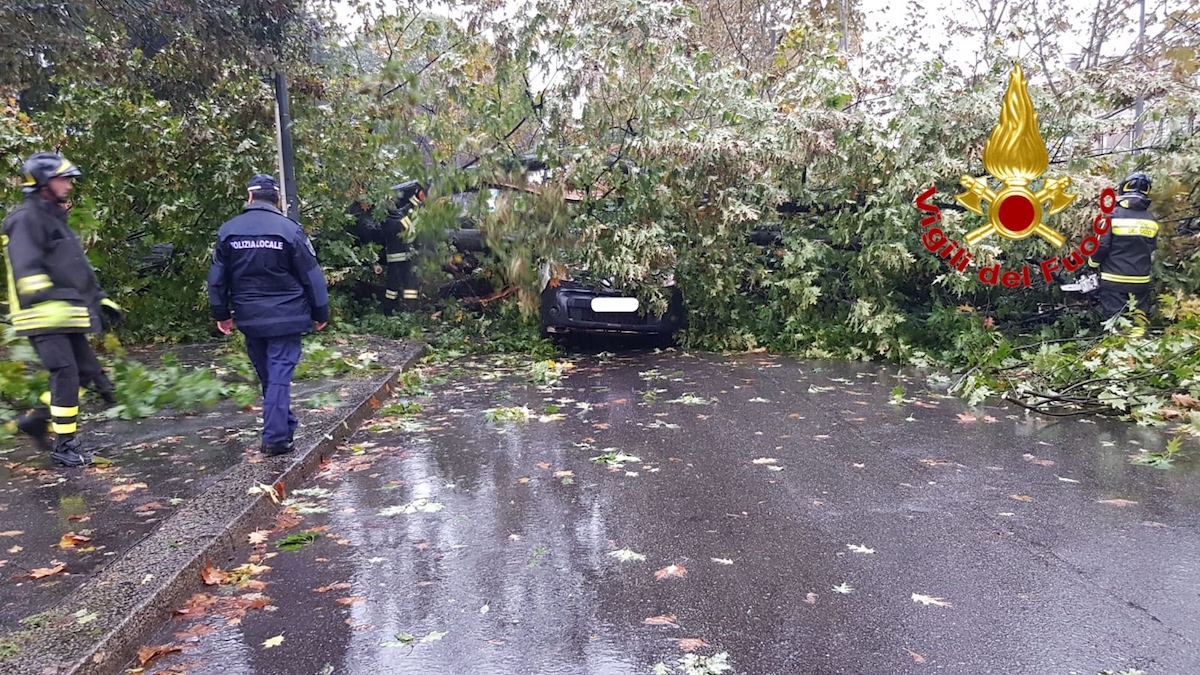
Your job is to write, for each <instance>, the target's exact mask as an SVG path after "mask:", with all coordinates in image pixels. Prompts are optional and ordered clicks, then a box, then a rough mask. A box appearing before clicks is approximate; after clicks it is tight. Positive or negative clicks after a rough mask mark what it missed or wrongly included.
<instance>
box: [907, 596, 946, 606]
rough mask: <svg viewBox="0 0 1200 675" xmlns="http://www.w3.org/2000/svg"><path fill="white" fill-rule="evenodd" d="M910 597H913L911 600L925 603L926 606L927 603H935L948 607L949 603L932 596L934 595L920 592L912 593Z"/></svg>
mask: <svg viewBox="0 0 1200 675" xmlns="http://www.w3.org/2000/svg"><path fill="white" fill-rule="evenodd" d="M912 599H913V602H919V603H921V604H922V605H925V606H926V607H928V606H929V605H936V606H938V607H950V603H948V602H946V601H945V600H943V599H941V598H934V597H931V596H928V595H921V594H920V593H913V594H912Z"/></svg>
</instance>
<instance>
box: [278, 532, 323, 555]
mask: <svg viewBox="0 0 1200 675" xmlns="http://www.w3.org/2000/svg"><path fill="white" fill-rule="evenodd" d="M320 536H321V534H320V533H319V532H317V531H316V530H305V531H303V532H294V533H292V534H289V535H288V536H286V537H283V538H282V539H280V540H279V541H277V542H275V548H277V549H279V550H280V551H299V550H300V549H302V548H304V547H305V546H308V545H309V544H313V543H316V541H317V539H318V538H319V537H320Z"/></svg>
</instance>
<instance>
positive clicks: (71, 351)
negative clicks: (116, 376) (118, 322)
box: [29, 333, 112, 438]
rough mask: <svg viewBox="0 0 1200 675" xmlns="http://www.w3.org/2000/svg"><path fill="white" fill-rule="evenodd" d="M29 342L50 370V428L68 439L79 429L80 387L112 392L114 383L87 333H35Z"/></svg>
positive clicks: (48, 403) (44, 400)
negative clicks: (93, 349) (106, 372)
mask: <svg viewBox="0 0 1200 675" xmlns="http://www.w3.org/2000/svg"><path fill="white" fill-rule="evenodd" d="M29 342H30V343H31V344H32V345H33V349H34V351H36V352H37V355H38V358H39V359H41V361H42V365H43V366H45V367H46V370H48V371H50V391H49V394H50V396H49V401H47V400H46V397H44V396H43V397H42V402H43V403H46V404H47V405H49V406H50V428H51V430H52V431H54V433H55V434H56V435H58V436H59V437H60V438H69V437H71V436H73V435H74V434H75V432H76V431H77V430H78V422H79V387H80V385H83V386H87V387H89V388H93V389H95V390H96V391H98V392H111V391H112V382H110V381H109V379H108V376H106V375H105V374H104V369H103V368H102V367H101V366H100V361H99V360H98V359H97V358H96V353H95V352H93V351H92V345H91V344H89V343H88V337H87V335H85V334H84V333H49V334H47V335H32V336H30V337H29Z"/></svg>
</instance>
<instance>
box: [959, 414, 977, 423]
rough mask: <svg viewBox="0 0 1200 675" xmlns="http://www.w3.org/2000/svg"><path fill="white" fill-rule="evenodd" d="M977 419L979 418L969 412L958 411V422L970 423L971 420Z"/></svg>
mask: <svg viewBox="0 0 1200 675" xmlns="http://www.w3.org/2000/svg"><path fill="white" fill-rule="evenodd" d="M978 420H979V418H978V417H976V416H974V415H972V414H971V413H958V423H959V424H970V423H971V422H975V421H978Z"/></svg>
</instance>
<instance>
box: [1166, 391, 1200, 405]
mask: <svg viewBox="0 0 1200 675" xmlns="http://www.w3.org/2000/svg"><path fill="white" fill-rule="evenodd" d="M1171 401H1172V402H1174V403H1175V405H1177V406H1182V407H1184V408H1200V401H1197V400H1196V399H1194V398H1192V395H1191V394H1171Z"/></svg>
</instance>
